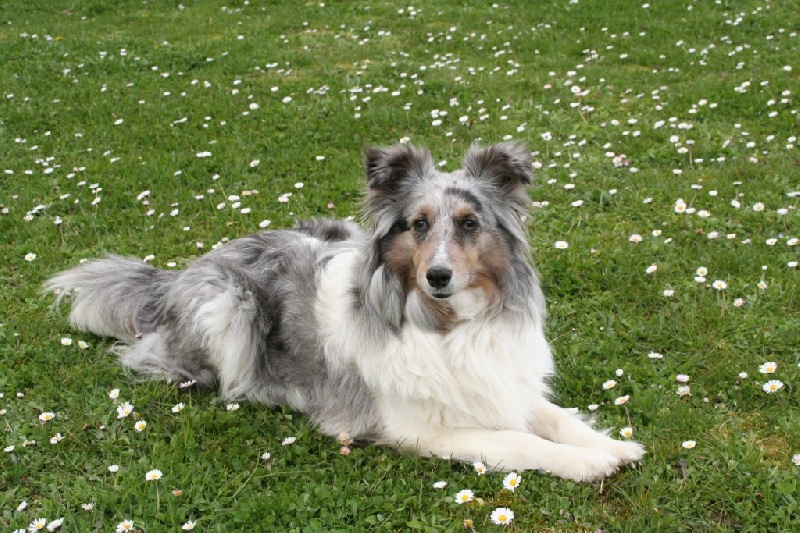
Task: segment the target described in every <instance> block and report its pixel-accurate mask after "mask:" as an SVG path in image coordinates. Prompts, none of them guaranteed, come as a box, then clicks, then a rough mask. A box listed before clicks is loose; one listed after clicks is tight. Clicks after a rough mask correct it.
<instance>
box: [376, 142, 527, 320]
mask: <svg viewBox="0 0 800 533" xmlns="http://www.w3.org/2000/svg"><path fill="white" fill-rule="evenodd" d="M531 174H532V165H531V159H530V155H529V153H528V151H527V150H525V148H523V147H522V146H521V145H519V144H516V143H501V144H495V145H492V146H489V147H479V146H473V147H472V148H471V149H470V150H469V152H468V153H467V155H466V156H465V158H464V163H463V167H462V169H460V170H458V171H456V172H453V173H442V172H439V171H437V170H436V165H435V164H434V162H433V158H432V156H431V154H430V153H429V152H428V151H427V150H424V149H418V148H415V147H413V146H410V145H402V144H401V145H398V146H395V147H392V148H369V149H367V151H366V175H367V176H366V177H367V188H368V189H367V195H366V198H365V212H366V214H367V215H368V216H369V217H371V218H372V220H373V222H374V223H375V230H376V231H375V237H374V249H373V253H374V256H375V257H374V258H373V261H372V267H373V273H372V274H371V278H370V282H371V283H373V284H375V283H378V284H383V286H382V287H380V288H378V287H371V292H373V293H374V294H375V296H376V297H378V298H385V297H387V296H388V295H387V294H386V291H387V290H394V291H397V290H401V291H402V292H403V294H402V296H398V295H392V297H391V301H397V302H398V303H399V302H402V304H403V305H404V306H405V304H406V303H407V302H409V301H411V302H412V303H413V304H414V305H413V306H411V307H410V310H409V308H406V309H405V316H404V314H403V313H400V314H398V311H397V310H393V311H392V317H393V318H395V319H397V318H399V319H401V320H402V319H403V318H406V319H412V320H415V321H416V322H418V323H421V324H422V325H426V326H431V327H434V328H438V329H442V328H444V329H446V328H447V327H448V326H449V325H451V324H452V323H453V322H454V321H457V320H458V319H459V318H463V315H464V314H465V313H469V314H473V315H474V314H475V313H476V312H480V311H481V310H483V309H486V308H488V307H490V306H492V305H495V304H496V303H497V302H498V301H500V300H503V299H504V293H505V292H506V291H508V290H510V289H511V290H513V289H514V287H509V286H508V285H509V283H510V282H512V281H513V279H514V278H515V276H517V275H519V274H520V273H521V272H519V270H520V268H521V269H522V270H523V271H526V270H528V269H527V266H526V263H525V260H526V257H527V249H528V248H527V240H526V237H525V232H524V226H523V222H522V220H523V217H524V215H525V214H526V213H527V210H528V206H529V204H530V200H529V198H528V196H527V193H526V190H525V189H526V187H527V186H528V185H529V184H530V183H531V177H532V175H531ZM520 263H521V264H522V265H525V266H522V267H521V266H520ZM378 271H380V276H379V277H378V278H377V279H376V278H375V276H374V273H375V272H378ZM409 299H411V300H409ZM376 303H377V304H378V305H379V306H385V304H384V303H382V302H376ZM466 307H468V308H469V311H467V309H466ZM409 314H412V315H414V316H407V315H409Z"/></svg>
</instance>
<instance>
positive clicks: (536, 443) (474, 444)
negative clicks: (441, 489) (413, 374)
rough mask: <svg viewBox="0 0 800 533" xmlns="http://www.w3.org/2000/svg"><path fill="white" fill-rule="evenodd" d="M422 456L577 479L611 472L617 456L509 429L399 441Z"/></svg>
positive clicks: (447, 431) (449, 431)
mask: <svg viewBox="0 0 800 533" xmlns="http://www.w3.org/2000/svg"><path fill="white" fill-rule="evenodd" d="M400 445H401V446H402V447H404V448H412V449H415V450H416V451H417V452H419V453H421V454H422V455H436V456H438V457H442V458H444V459H458V460H462V461H470V462H475V461H483V462H484V463H485V464H486V465H487V466H488V467H489V468H498V469H502V470H539V471H542V472H551V473H552V474H554V475H556V476H559V477H562V478H567V479H574V480H576V481H590V480H594V479H600V478H604V477H606V476H609V475H611V474H612V473H613V472H614V471H615V470H616V469H617V467H618V466H619V464H620V461H619V458H618V457H617V456H615V455H613V454H612V453H609V451H607V450H606V449H604V448H585V447H579V446H573V445H568V444H558V443H555V442H551V441H549V440H546V439H543V438H541V437H539V436H536V435H532V434H530V433H525V432H522V431H512V430H491V429H465V428H437V429H435V430H432V431H431V432H430V433H426V434H425V435H420V436H414V437H412V436H408V437H405V438H404V439H402V440H401V441H400Z"/></svg>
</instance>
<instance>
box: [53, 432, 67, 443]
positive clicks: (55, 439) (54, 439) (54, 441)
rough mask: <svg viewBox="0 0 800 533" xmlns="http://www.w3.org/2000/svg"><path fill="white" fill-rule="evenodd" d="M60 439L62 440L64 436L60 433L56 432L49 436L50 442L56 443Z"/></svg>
mask: <svg viewBox="0 0 800 533" xmlns="http://www.w3.org/2000/svg"><path fill="white" fill-rule="evenodd" d="M62 440H64V437H63V436H62V435H61V433H56V434H55V435H53V436H52V437H50V444H58V443H59V442H61V441H62Z"/></svg>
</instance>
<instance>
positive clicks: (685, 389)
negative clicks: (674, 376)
mask: <svg viewBox="0 0 800 533" xmlns="http://www.w3.org/2000/svg"><path fill="white" fill-rule="evenodd" d="M675 393H676V394H677V395H678V396H680V397H681V398H683V397H684V396H691V395H692V390H691V389H690V388H689V385H682V386H680V387H678V390H677V391H675Z"/></svg>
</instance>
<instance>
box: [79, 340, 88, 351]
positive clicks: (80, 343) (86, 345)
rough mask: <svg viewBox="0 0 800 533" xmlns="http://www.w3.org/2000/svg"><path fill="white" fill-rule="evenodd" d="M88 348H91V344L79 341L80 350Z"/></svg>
mask: <svg viewBox="0 0 800 533" xmlns="http://www.w3.org/2000/svg"><path fill="white" fill-rule="evenodd" d="M88 347H89V343H88V342H86V341H78V348H80V349H81V350H85V349H86V348H88Z"/></svg>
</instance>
